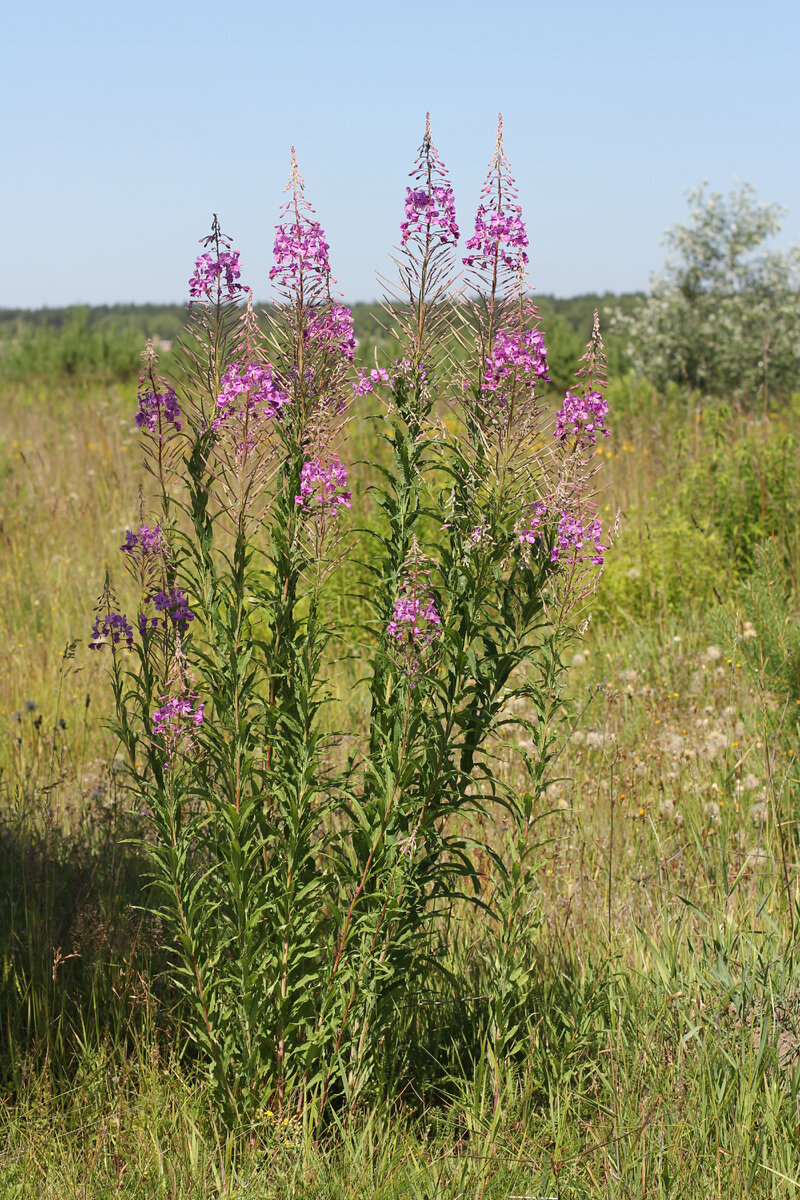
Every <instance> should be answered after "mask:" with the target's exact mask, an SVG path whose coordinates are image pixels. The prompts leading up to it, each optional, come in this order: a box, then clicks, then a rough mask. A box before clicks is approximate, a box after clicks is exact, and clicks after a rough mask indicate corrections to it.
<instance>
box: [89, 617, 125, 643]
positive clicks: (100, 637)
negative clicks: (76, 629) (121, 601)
mask: <svg viewBox="0 0 800 1200" xmlns="http://www.w3.org/2000/svg"><path fill="white" fill-rule="evenodd" d="M109 639H110V640H111V644H112V645H113V646H119V645H120V644H121V643H122V642H124V643H125V645H126V646H127V648H128V649H129V650H130V649H131V647H132V646H133V627H132V626H131V624H130V622H129V621H128V618H127V617H126V616H125V614H124V613H118V612H105V613H98V615H97V616H96V617H95V619H94V625H93V626H92V636H91V638H90V639H89V649H90V650H100V649H101V648H102V647H103V646H105V645H107V644H108V641H109Z"/></svg>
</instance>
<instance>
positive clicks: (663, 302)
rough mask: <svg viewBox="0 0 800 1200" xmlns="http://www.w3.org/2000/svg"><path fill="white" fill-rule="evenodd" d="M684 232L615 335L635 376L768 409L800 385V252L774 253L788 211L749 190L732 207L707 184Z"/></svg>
mask: <svg viewBox="0 0 800 1200" xmlns="http://www.w3.org/2000/svg"><path fill="white" fill-rule="evenodd" d="M689 206H690V209H691V216H690V221H689V223H688V224H687V225H675V226H674V227H673V228H671V229H669V230H668V231H667V233H666V242H667V245H668V246H669V248H670V249H671V250H672V251H673V252H674V253H675V255H676V257H675V258H674V259H669V260H668V261H667V263H666V266H665V271H664V274H663V276H660V277H656V278H655V279H654V280H653V281H652V295H651V296H650V297H649V298H648V299H647V300H645V301H643V303H642V304H641V306H640V307H639V309H638V311H634V312H633V314H630V315H628V316H623V315H619V316H618V318H617V320H616V323H615V329H616V330H617V332H620V333H626V334H627V336H628V340H629V354H630V358H631V361H632V363H633V365H634V367H635V369H636V370H637V371H638V372H640V373H642V374H644V375H646V376H647V377H648V378H649V379H651V380H652V381H653V382H654V383H655V384H657V385H658V386H662V387H663V386H664V385H665V384H667V383H669V382H671V381H677V382H680V383H685V384H688V385H689V387H692V388H698V389H700V390H701V391H703V392H706V393H713V394H716V395H727V396H730V397H737V398H742V399H746V400H747V399H749V400H753V399H755V398H756V397H757V396H760V397H761V399H762V401H763V403H764V404H765V405H766V404H767V400H768V397H769V396H770V395H772V394H780V395H786V394H789V393H791V392H792V391H796V390H797V389H798V386H799V385H800V322H799V321H798V304H799V303H800V297H799V296H798V287H799V286H800V284H799V282H798V271H799V270H800V247H797V246H793V247H792V248H791V249H789V250H784V251H778V250H767V249H766V248H765V244H766V242H767V240H768V238H770V237H771V236H772V235H773V234H776V233H777V232H778V231H779V230H780V214H781V211H782V210H781V209H780V207H779V206H778V205H775V204H759V203H758V202H757V200H756V192H755V189H754V187H753V186H752V184H743V185H741V186H740V187H739V188H738V189H737V190H734V191H732V192H731V193H730V194H729V196H728V197H727V198H725V197H723V196H722V194H721V193H720V192H713V193H711V195H708V194H707V192H706V185H705V184H703V185H701V186H700V187H698V188H695V189H694V190H693V191H691V192H690V193H689Z"/></svg>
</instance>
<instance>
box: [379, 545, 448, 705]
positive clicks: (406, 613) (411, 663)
mask: <svg viewBox="0 0 800 1200" xmlns="http://www.w3.org/2000/svg"><path fill="white" fill-rule="evenodd" d="M415 548H416V547H415ZM425 574H427V572H425ZM420 575H421V573H420V572H419V571H418V570H417V569H416V567H415V569H414V570H413V572H412V574H411V575H410V576H409V577H408V578H407V579H406V581H405V583H404V584H403V587H402V590H401V592H400V595H399V596H398V597H397V599H396V600H395V602H394V611H393V613H392V619H391V621H390V622H389V624H388V625H387V626H386V633H387V635H388V636H389V637H390V638H391V639H392V641H394V642H397V644H398V646H399V647H400V648H402V650H403V652H404V658H405V663H404V666H405V672H406V674H407V675H408V677H409V679H410V680H411V681H412V683H411V686H412V687H414V686H415V684H414V680H415V679H416V677H417V676H418V675H419V673H420V670H421V665H422V658H423V657H424V655H425V654H426V652H427V651H428V650H429V649H430V647H431V645H432V643H433V642H434V640H435V638H436V637H437V636H438V634H439V633H440V632H441V626H442V619H441V617H440V616H439V614H438V612H437V611H436V605H435V603H434V600H433V596H432V595H431V590H430V587H429V585H428V584H427V582H423V580H422V579H421V578H420Z"/></svg>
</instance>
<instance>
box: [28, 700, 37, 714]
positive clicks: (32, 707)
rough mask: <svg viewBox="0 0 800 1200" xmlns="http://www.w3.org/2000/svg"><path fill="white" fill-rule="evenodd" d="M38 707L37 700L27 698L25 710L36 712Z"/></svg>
mask: <svg viewBox="0 0 800 1200" xmlns="http://www.w3.org/2000/svg"><path fill="white" fill-rule="evenodd" d="M38 707H39V705H38V704H37V703H36V701H35V700H26V701H25V712H27V713H32V712H36V710H37V708H38Z"/></svg>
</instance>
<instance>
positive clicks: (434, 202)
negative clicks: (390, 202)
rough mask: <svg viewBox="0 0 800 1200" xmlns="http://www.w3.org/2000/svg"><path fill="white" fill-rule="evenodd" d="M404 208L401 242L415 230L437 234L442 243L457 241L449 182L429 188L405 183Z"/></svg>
mask: <svg viewBox="0 0 800 1200" xmlns="http://www.w3.org/2000/svg"><path fill="white" fill-rule="evenodd" d="M434 153H436V152H435V151H434ZM437 159H438V155H437ZM405 210H406V219H405V221H403V222H402V224H401V225H400V237H401V241H402V244H403V245H404V246H405V244H406V242H407V241H408V239H409V238H410V237H411V236H412V234H415V233H416V234H421V235H423V236H427V237H430V236H431V235H434V236H437V237H438V238H439V242H440V244H441V245H443V246H446V245H448V244H450V245H453V246H454V245H455V244H456V242H457V241H458V237H459V231H458V225H457V224H456V205H455V196H454V195H453V189H452V188H451V187H450V186H449V185H447V184H445V185H443V186H440V187H432V188H431V189H430V191H428V189H427V188H426V187H416V188H410V187H407V188H406V204H405Z"/></svg>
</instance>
